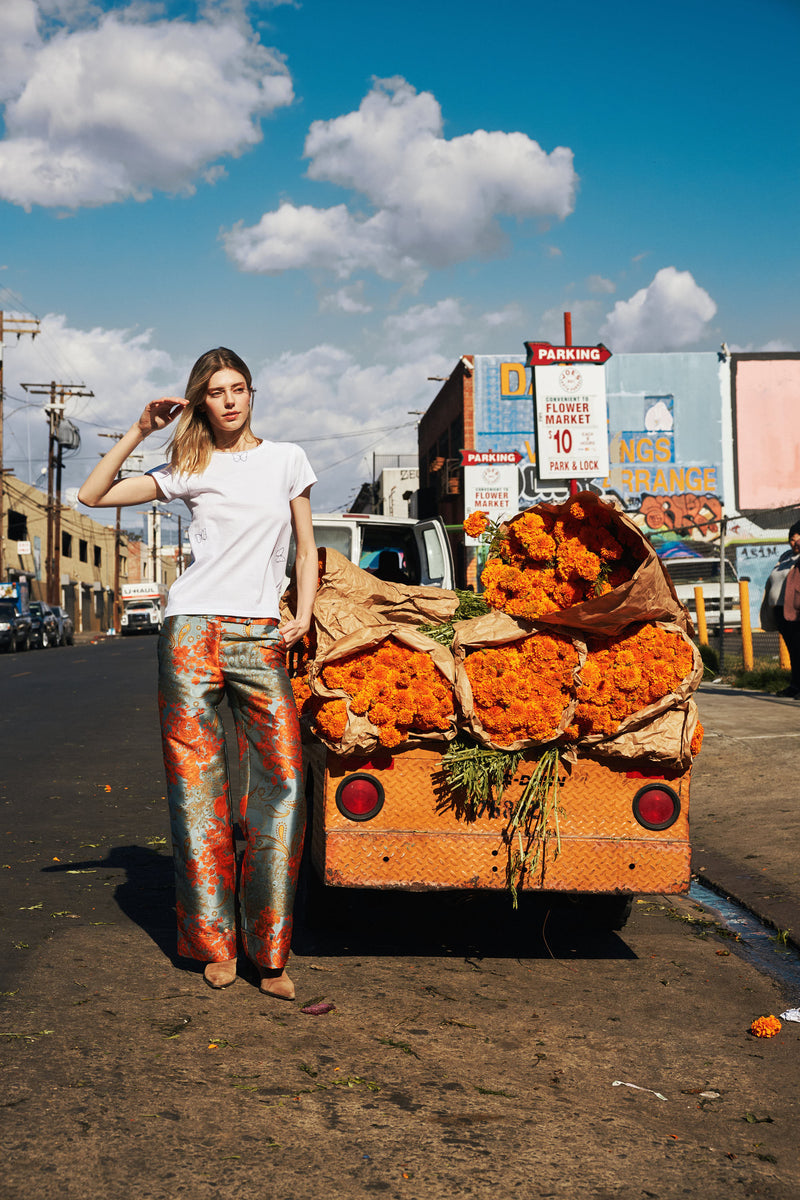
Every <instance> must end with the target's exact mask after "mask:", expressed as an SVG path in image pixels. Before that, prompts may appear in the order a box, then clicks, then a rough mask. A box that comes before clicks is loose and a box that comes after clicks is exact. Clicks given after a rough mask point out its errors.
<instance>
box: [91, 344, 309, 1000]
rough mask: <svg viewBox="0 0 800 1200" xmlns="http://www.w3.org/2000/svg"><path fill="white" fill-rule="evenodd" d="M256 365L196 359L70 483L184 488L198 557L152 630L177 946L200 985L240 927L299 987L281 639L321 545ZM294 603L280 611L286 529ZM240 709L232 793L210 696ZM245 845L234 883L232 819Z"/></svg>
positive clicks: (265, 969) (229, 959) (95, 493)
mask: <svg viewBox="0 0 800 1200" xmlns="http://www.w3.org/2000/svg"><path fill="white" fill-rule="evenodd" d="M252 399H253V387H252V379H251V375H250V371H249V370H248V368H247V366H246V365H245V363H244V362H243V361H242V360H241V359H240V358H239V357H238V355H236V354H234V353H233V351H232V350H226V349H225V348H224V347H220V348H218V349H216V350H209V351H208V352H207V353H206V354H203V355H202V356H201V357H200V358H199V359H198V360H197V362H196V363H195V364H194V366H193V367H192V370H191V374H190V375H189V382H188V385H187V388H186V397H185V399H182V398H179V397H176V396H166V397H162V398H161V399H160V400H152V401H151V402H150V403H149V404H148V405H147V406H146V407H145V409H144V412H143V413H142V415H141V417H140V418H139V420H138V421H137V422H136V424H135V425H132V426H131V428H130V429H129V430H128V432H127V433H126V434H125V435H124V437H122V438H120V440H119V441H118V442H117V443H116V445H115V446H114V448H113V449H112V450H110V451H109V452H108V454H106V455H105V457H104V458H103V459H102V460H101V461H100V463H99V464H98V465H97V466H96V467H95V469H94V470H93V471H92V473H91V475H90V476H89V478H88V479H87V480H86V482H85V483H84V485H83V487H82V488H81V489H80V491H79V493H78V496H79V499H80V500H81V502H82V503H83V504H86V505H88V506H89V507H90V508H113V507H115V506H117V505H126V504H145V503H147V502H148V501H153V500H183V501H185V503H186V504H187V506H188V507H189V509H190V511H191V514H192V523H191V526H190V528H189V540H190V542H191V546H192V553H193V562H192V564H191V566H190V567H189V568H188V570H187V571H186V572H185V573H184V574H183V575H181V576H180V578H179V579H177V580H176V582H175V583H174V584H173V586H172V588H171V589H170V594H169V603H168V605H167V612H166V619H165V621H164V625H163V628H162V631H161V637H160V639H159V711H160V714H161V731H162V742H163V748H164V764H165V768H166V774H167V792H168V800H169V807H170V817H171V823H172V843H173V853H174V861H175V877H176V900H177V904H176V909H177V915H178V953H179V954H183V955H187V956H188V957H190V958H196V959H200V960H201V961H205V963H206V966H205V970H204V978H205V980H206V982H207V983H208V984H209V986H210V987H213V988H225V987H229V986H230V985H231V984H232V983H234V982H235V980H236V966H237V963H236V946H237V920H236V916H237V901H238V912H239V931H240V933H241V939H242V943H243V945H244V949H245V952H246V953H247V955H248V957H249V958H250V959H251V960H252V961H253V962H254V963H255V964H256V965H257V967H258V968H259V970H260V973H261V985H260V987H261V991H262V992H264V993H265V994H267V995H270V996H276V997H279V998H281V999H285V1000H293V999H294V994H295V992H294V985H293V983H292V981H291V980H290V978H289V976H288V975H287V974H286V969H285V968H286V961H287V959H288V956H289V944H290V942H291V933H292V905H293V903H294V892H295V887H296V883H297V871H298V867H299V861H300V853H301V849H302V841H303V830H304V825H305V806H304V792H303V786H302V783H303V781H302V762H301V749H300V733H299V727H298V721H297V711H296V708H295V705H294V699H293V696H292V691H291V687H290V685H289V681H288V678H287V675H286V669H285V657H286V650H287V648H288V647H291V646H293V645H294V644H295V642H297V641H298V640H299V639H300V638H301V637H302V636H303V635H304V634H305V633H306V632H307V631H308V628H309V625H310V623H311V610H312V606H313V603H314V596H315V593H316V586H317V555H316V547H315V545H314V532H313V528H312V524H311V504H310V500H309V494H310V491H311V486H312V484H313V483H314V482H316V476H315V475H314V472H313V471H312V469H311V467H310V465H309V462H308V459H307V458H306V456H305V454H304V452H303V451H302V450H301V449H300V447H299V446H295V445H292V444H291V443H288V442H268V441H263V440H261V439H260V438H257V437H256V436H255V434H254V433H253V431H252V429H251V428H250V415H251V406H252ZM177 417H179V418H180V419H179V420H178V424H177V427H176V431H175V435H174V437H173V439H172V443H171V458H170V462H169V463H167V464H165V465H164V466H161V467H157V468H156V469H155V470H153V471H150V472H148V474H146V475H140V476H137V477H133V478H129V479H125V480H122V481H120V482H115V478H116V475H117V472H118V471H119V469H120V468H121V466H122V464H123V463H124V462H125V460H126V458H127V457H128V455H129V454H131V453H132V452H133V451H134V450H135V449H136V447H137V446H138V445H139V444H140V443H141V442H142V441H143V440H144V439H145V438H146V437H147V436H148V435H149V434H151V433H154V432H157V431H159V430H162V429H165V428H166V427H167V426H168V425H169V424H170V423H171V422H172V421H174V420H175V419H176V418H177ZM292 530H294V534H295V541H296V544H297V562H296V574H297V597H298V598H297V612H296V615H295V617H294V618H293V619H292V620H288V621H285V622H284V624H283V625H281V626H280V627H279V621H278V599H279V595H280V586H281V583H282V580H283V577H284V569H285V564H286V554H287V550H288V546H289V538H290V534H291V531H292ZM224 696H227V699H228V703H229V704H230V706H231V708H232V710H233V715H234V719H235V722H236V731H237V740H238V745H239V760H240V762H239V767H240V769H239V776H240V781H241V791H242V796H241V800H240V803H239V808H238V812H237V813H236V814H234V813H233V812H232V809H231V804H230V798H229V783H228V773H227V766H226V760H225V735H224V732H223V727H222V721H221V719H220V716H219V713H218V711H217V710H218V706H219V705H220V703H221V702H222V699H223V697H224ZM235 822H237V823H238V825H239V828H240V830H241V833H242V836H243V837H244V840H245V843H246V848H245V852H244V857H243V859H242V863H241V870H240V876H239V887H238V896H237V887H236V858H235V842H234V823H235Z"/></svg>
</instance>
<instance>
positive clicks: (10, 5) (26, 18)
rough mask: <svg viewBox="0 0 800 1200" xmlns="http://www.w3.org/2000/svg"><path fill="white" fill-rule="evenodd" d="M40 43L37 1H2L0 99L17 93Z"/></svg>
mask: <svg viewBox="0 0 800 1200" xmlns="http://www.w3.org/2000/svg"><path fill="white" fill-rule="evenodd" d="M40 46H41V42H40V39H39V33H38V30H37V28H36V5H35V4H34V0H3V6H2V10H0V102H2V101H5V100H8V99H10V98H11V97H12V96H15V95H16V94H17V93H18V91H19V89H20V88H21V87H22V86H23V84H24V83H25V79H26V78H27V75H28V72H29V71H30V69H31V65H32V63H33V60H34V57H35V55H36V53H37V51H38V50H39V49H40Z"/></svg>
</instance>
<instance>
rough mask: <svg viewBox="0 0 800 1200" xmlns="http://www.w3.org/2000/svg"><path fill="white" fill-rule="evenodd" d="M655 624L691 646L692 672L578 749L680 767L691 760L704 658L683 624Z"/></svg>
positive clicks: (585, 740) (666, 622)
mask: <svg viewBox="0 0 800 1200" xmlns="http://www.w3.org/2000/svg"><path fill="white" fill-rule="evenodd" d="M655 624H657V625H658V626H659V627H660V628H661V629H667V630H669V631H670V632H672V633H677V634H679V635H680V636H681V637H682V638H683V639H684V641H685V642H687V643H688V644H689V646H691V648H692V664H693V665H692V669H691V671H690V672H689V674H688V675H687V676H686V677H685V679H683V680H682V681H681V684H680V686H679V687H678V688H677V689H676V690H675V691H674V692H670V693H669V694H668V695H666V696H662V698H661V699H660V700H656V701H655V703H653V704H648V705H647V706H646V707H645V708H641V709H639V711H638V712H635V713H632V714H631V715H630V716H629V717H626V718H625V720H624V721H621V722H620V724H619V725H618V726H617V729H616V732H615V733H613V734H611V735H610V736H609V735H608V734H594V735H591V736H590V737H584V738H581V739H580V741H579V742H578V743H577V746H578V749H579V750H588V751H589V752H590V753H592V754H593V755H594V754H597V755H599V756H602V757H611V758H647V759H650V760H652V761H653V762H659V763H664V764H665V765H670V766H675V767H681V768H685V767H688V766H689V764H690V763H691V761H692V756H691V751H690V748H689V747H690V745H691V741H692V735H693V734H694V731H695V726H696V725H697V705H696V704H695V702H694V700H692V698H691V697H692V696H693V695H694V693H695V692H696V691H697V688H698V686H699V684H700V680H701V679H702V678H703V660H702V659H701V657H700V652H699V650H698V649H697V647H696V646H695V644H694V643H693V642H692V640H691V638H690V637H689V636H688V634H687V633H686V631H685V630H684V629H682V628H681V626H680V625H676V624H674V623H671V622H668V621H656V622H655ZM578 673H579V674H580V671H579V672H578Z"/></svg>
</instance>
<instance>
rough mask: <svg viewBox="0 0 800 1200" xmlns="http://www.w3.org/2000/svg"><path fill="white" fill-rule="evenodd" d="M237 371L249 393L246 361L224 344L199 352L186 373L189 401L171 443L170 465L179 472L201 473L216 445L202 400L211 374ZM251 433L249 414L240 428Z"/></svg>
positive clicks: (209, 460)
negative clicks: (198, 355) (187, 375)
mask: <svg viewBox="0 0 800 1200" xmlns="http://www.w3.org/2000/svg"><path fill="white" fill-rule="evenodd" d="M226 368H227V369H229V370H232V371H238V372H239V374H240V375H242V376H243V377H244V381H245V383H246V384H247V390H248V391H249V392H250V393H251V394H252V391H253V377H252V375H251V374H250V369H249V367H248V366H247V364H246V363H245V362H243V361H242V359H241V358H239V355H238V354H235V353H234V351H233V350H228V349H227V348H226V347H225V346H217V347H216V349H214V350H207V351H206V352H205V354H201V355H200V357H199V358H198V360H197V362H196V363H195V364H194V366H193V367H192V369H191V371H190V372H189V382H188V383H187V384H186V393H185V395H186V399H187V400H188V401H189V403H188V404H187V405H186V408H185V409H184V410H183V412H182V413H181V415H180V418H179V420H178V425H177V428H176V430H175V434H174V436H173V438H172V441H171V442H170V445H169V449H170V465H171V466H172V469H173V471H175V473H176V474H179V475H202V473H203V471H205V469H206V467H207V466H208V464H209V463H210V462H211V455H212V454H213V453H214V450H215V448H216V442H215V441H214V431H213V429H212V428H211V423H210V421H209V419H208V417H207V416H206V412H205V406H204V401H205V398H206V393H207V391H208V385H209V382H210V380H211V376H212V375H215V374H216V373H217V371H223V370H225V369H226ZM242 428H243V431H245V432H247V433H249V432H250V414H249V413H248V415H247V421H246V423H245V425H244V426H243V427H242Z"/></svg>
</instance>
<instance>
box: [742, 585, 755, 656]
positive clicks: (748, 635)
mask: <svg viewBox="0 0 800 1200" xmlns="http://www.w3.org/2000/svg"><path fill="white" fill-rule="evenodd" d="M739 611H740V612H741V614H742V661H743V662H744V669H745V671H752V669H753V631H752V629H751V628H750V584H749V583H748V582H747V580H746V579H740V580H739Z"/></svg>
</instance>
